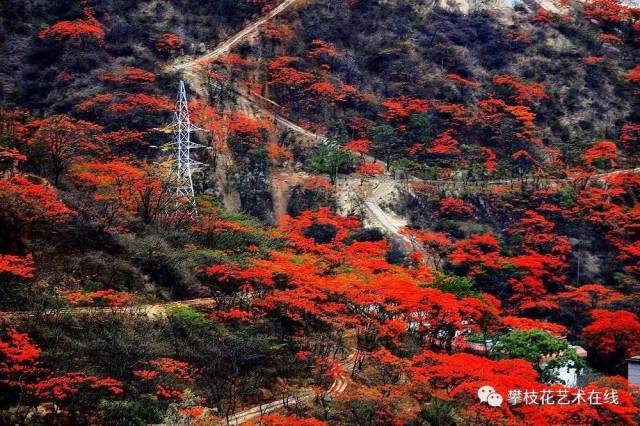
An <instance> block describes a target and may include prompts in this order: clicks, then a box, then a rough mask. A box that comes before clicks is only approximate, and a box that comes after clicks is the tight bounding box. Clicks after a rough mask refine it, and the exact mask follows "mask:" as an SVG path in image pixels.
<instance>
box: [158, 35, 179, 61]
mask: <svg viewBox="0 0 640 426" xmlns="http://www.w3.org/2000/svg"><path fill="white" fill-rule="evenodd" d="M182 44H183V42H182V39H181V38H180V37H178V36H177V35H176V34H173V33H164V34H162V35H161V36H160V37H158V39H157V40H156V50H157V51H158V52H160V53H162V54H165V55H167V56H169V55H174V54H176V53H177V52H178V51H179V50H180V49H181V48H182Z"/></svg>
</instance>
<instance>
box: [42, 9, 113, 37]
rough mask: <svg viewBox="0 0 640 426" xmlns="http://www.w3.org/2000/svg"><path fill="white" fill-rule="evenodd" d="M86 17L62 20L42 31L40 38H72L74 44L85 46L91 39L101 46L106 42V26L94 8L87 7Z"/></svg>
mask: <svg viewBox="0 0 640 426" xmlns="http://www.w3.org/2000/svg"><path fill="white" fill-rule="evenodd" d="M83 14H84V18H79V19H75V20H73V21H60V22H58V23H56V24H54V25H52V26H50V27H46V28H44V29H43V30H42V31H40V34H39V35H40V38H42V39H45V38H49V39H54V40H58V41H64V40H70V41H72V42H73V43H74V44H77V45H81V46H84V45H86V44H87V43H88V42H89V41H95V42H97V43H98V44H99V45H100V46H102V45H103V44H104V28H103V26H102V24H100V22H99V21H98V20H97V19H96V18H95V16H94V14H93V10H92V9H90V8H85V9H84V10H83Z"/></svg>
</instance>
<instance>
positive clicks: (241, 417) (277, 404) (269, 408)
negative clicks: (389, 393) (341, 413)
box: [222, 351, 356, 426]
mask: <svg viewBox="0 0 640 426" xmlns="http://www.w3.org/2000/svg"><path fill="white" fill-rule="evenodd" d="M355 358H356V353H355V352H354V351H352V352H351V353H350V354H349V355H348V356H347V357H346V358H345V359H344V360H342V361H341V362H340V365H341V366H342V371H341V372H340V374H339V375H338V377H336V379H335V380H334V381H333V383H332V384H331V387H329V389H328V390H327V391H326V395H327V396H329V397H330V398H332V397H335V396H336V395H339V394H341V393H343V392H344V391H345V390H346V389H347V386H349V382H350V381H351V378H350V377H349V374H348V372H349V371H351V370H352V369H353V366H354V364H355ZM315 397H316V393H315V392H314V391H313V390H312V389H304V390H301V391H299V392H297V393H296V394H295V395H293V396H290V397H288V398H287V399H286V400H282V399H279V400H277V401H273V402H269V403H267V404H261V405H256V406H254V407H251V408H248V409H246V410H243V411H239V412H237V413H235V414H233V415H231V416H229V418H228V419H227V420H225V421H223V422H222V424H223V425H230V426H239V425H242V424H243V423H245V422H249V421H252V420H256V419H259V418H260V417H262V416H263V415H265V414H269V413H273V412H274V411H280V410H284V409H286V408H287V407H289V406H291V405H295V404H300V403H307V402H310V401H312V400H313V399H314V398H315Z"/></svg>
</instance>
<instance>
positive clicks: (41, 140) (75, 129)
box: [29, 115, 102, 185]
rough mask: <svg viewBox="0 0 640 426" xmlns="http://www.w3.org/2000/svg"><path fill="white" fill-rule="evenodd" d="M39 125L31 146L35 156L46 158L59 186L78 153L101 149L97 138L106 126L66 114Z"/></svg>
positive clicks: (50, 171)
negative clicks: (102, 126) (76, 118)
mask: <svg viewBox="0 0 640 426" xmlns="http://www.w3.org/2000/svg"><path fill="white" fill-rule="evenodd" d="M38 124H39V126H38V130H36V132H35V134H34V135H33V137H32V138H31V140H30V141H29V145H30V148H31V150H32V151H33V155H34V156H36V157H37V156H40V157H41V158H42V159H43V163H44V164H43V166H44V167H45V168H46V170H47V171H48V172H49V173H50V174H51V176H52V178H53V183H54V184H55V185H57V184H58V182H59V180H60V177H61V176H62V175H63V173H64V172H65V171H66V170H67V167H68V166H69V164H70V163H71V161H72V160H74V159H75V158H76V157H77V156H79V155H85V154H92V153H96V152H97V151H98V146H97V144H96V141H97V139H96V137H97V135H98V133H99V132H100V131H101V130H102V128H101V127H100V126H98V125H96V124H93V123H89V122H88V121H82V120H73V119H71V118H69V117H67V116H66V115H56V116H52V117H48V118H45V119H44V120H42V121H41V122H40V123H38Z"/></svg>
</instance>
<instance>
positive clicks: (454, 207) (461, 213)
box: [438, 197, 474, 219]
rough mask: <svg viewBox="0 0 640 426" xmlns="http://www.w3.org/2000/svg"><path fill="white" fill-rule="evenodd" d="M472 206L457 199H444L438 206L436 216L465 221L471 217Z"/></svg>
mask: <svg viewBox="0 0 640 426" xmlns="http://www.w3.org/2000/svg"><path fill="white" fill-rule="evenodd" d="M473 210H474V209H473V206H472V205H471V204H469V203H466V202H465V201H464V200H461V199H459V198H451V197H450V198H444V199H442V200H441V201H440V205H439V206H438V216H440V217H446V218H450V219H467V218H469V217H471V216H472V215H473Z"/></svg>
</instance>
